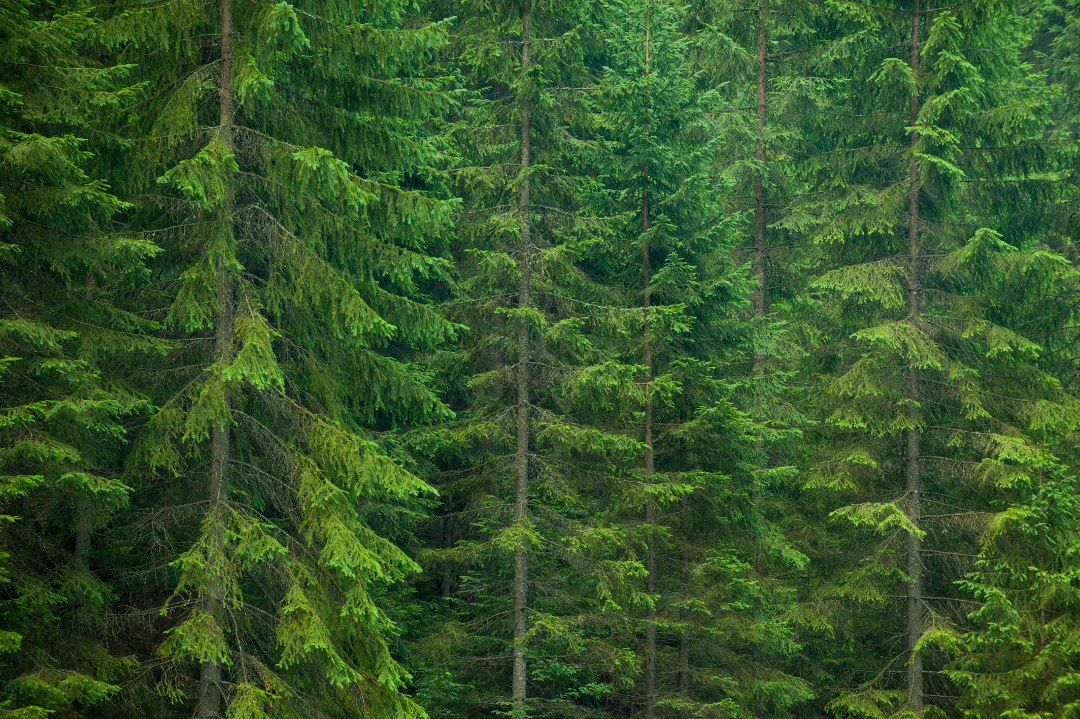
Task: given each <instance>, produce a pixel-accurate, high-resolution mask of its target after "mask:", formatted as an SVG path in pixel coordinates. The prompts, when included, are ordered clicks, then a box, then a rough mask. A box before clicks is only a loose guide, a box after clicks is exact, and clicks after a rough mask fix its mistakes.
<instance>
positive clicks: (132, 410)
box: [0, 0, 165, 717]
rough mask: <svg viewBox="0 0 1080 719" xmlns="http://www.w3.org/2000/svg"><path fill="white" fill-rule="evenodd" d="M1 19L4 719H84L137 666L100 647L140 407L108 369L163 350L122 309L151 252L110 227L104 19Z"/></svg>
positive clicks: (52, 15)
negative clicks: (115, 520)
mask: <svg viewBox="0 0 1080 719" xmlns="http://www.w3.org/2000/svg"><path fill="white" fill-rule="evenodd" d="M0 17H2V18H3V20H2V22H0V25H2V26H3V31H2V38H0V66H2V68H3V71H2V74H0V103H2V105H3V114H2V118H0V167H2V168H3V170H2V172H0V287H2V297H3V300H2V307H3V309H2V310H0V397H2V399H0V406H2V409H0V428H2V434H0V496H2V497H3V501H4V517H3V520H2V522H3V526H2V527H0V544H2V552H3V554H2V556H3V569H2V572H3V574H2V581H3V596H2V599H0V607H2V611H0V615H2V616H3V627H2V629H3V631H2V636H3V645H2V652H3V655H4V657H3V679H4V681H3V690H2V691H0V713H3V714H4V715H6V716H17V717H44V716H47V715H50V714H53V713H60V714H62V715H64V716H83V715H90V714H91V713H93V712H98V711H101V710H102V705H103V704H105V703H106V702H108V701H109V700H110V699H113V698H115V697H116V696H117V695H118V693H119V692H120V684H121V683H122V682H123V681H125V680H127V679H128V678H129V677H130V674H129V672H130V670H131V668H132V666H131V664H132V663H131V661H130V659H129V658H126V657H124V656H123V651H122V650H121V651H119V652H117V648H116V647H115V645H110V644H108V643H107V642H106V639H107V626H108V615H109V613H110V612H111V611H113V606H112V603H113V599H114V594H113V587H112V586H111V585H110V583H109V573H110V570H111V567H110V564H111V563H112V558H113V556H114V555H115V553H116V550H117V548H116V547H115V546H113V545H111V544H110V543H109V542H108V541H102V540H103V534H104V529H105V528H106V527H107V526H108V524H109V522H110V521H111V519H112V517H113V516H114V514H115V512H116V511H117V510H118V509H120V508H122V507H123V506H124V505H126V504H127V502H128V501H129V497H130V491H131V488H130V487H129V486H128V485H126V484H125V483H124V482H123V481H122V479H121V477H120V476H119V474H120V473H119V470H118V469H117V467H118V466H119V464H120V459H119V457H120V456H121V453H122V451H123V448H124V445H125V443H126V441H127V438H128V436H129V434H128V431H127V430H128V427H127V425H128V423H129V422H131V421H138V420H141V419H142V418H141V417H139V415H141V414H144V413H145V412H146V411H147V410H148V409H149V407H148V404H147V403H146V401H145V399H144V398H142V397H140V396H139V395H138V394H137V393H136V392H134V391H133V390H132V388H131V387H130V386H129V385H128V384H127V383H126V382H125V377H124V376H123V373H122V372H121V371H120V369H119V365H121V364H122V363H123V358H125V357H126V356H127V355H129V354H130V353H132V352H140V351H141V352H151V353H154V352H159V351H160V350H162V349H163V348H164V347H165V345H164V343H163V342H161V341H160V340H155V339H153V338H152V337H150V336H148V332H149V331H150V330H152V329H153V328H154V327H155V325H154V323H153V322H149V321H147V320H145V319H142V318H140V317H139V316H138V314H135V313H132V312H129V311H126V309H125V308H124V306H123V303H122V298H123V294H124V293H125V292H127V291H130V290H131V289H132V288H133V287H137V286H138V285H139V284H140V283H141V282H142V281H143V280H144V278H145V271H146V263H147V261H149V260H150V259H151V258H152V257H153V256H154V255H155V254H156V253H157V251H158V248H157V247H155V246H154V245H153V244H152V243H151V242H149V241H147V240H145V239H141V238H137V237H132V236H130V235H125V234H122V233H117V232H115V220H116V218H117V216H118V215H119V214H122V213H123V212H124V211H125V209H126V208H127V205H126V203H124V202H123V201H121V200H120V199H119V198H118V197H117V196H116V195H115V194H114V192H113V189H112V188H111V187H110V185H109V184H108V183H107V181H106V179H105V178H104V177H103V173H104V169H103V168H105V167H107V163H103V162H102V154H103V153H104V154H108V153H109V151H110V149H111V148H110V147H109V144H108V142H107V141H106V142H103V141H102V139H103V133H102V129H103V126H104V118H105V116H106V115H107V114H108V113H114V112H123V111H124V110H125V108H126V107H127V105H128V102H129V100H130V99H131V90H130V88H129V87H127V83H128V76H127V73H126V69H125V68H123V67H116V66H110V65H109V64H107V63H102V62H100V61H98V60H97V59H96V58H95V57H94V56H93V54H92V53H91V52H90V46H89V43H90V40H91V38H92V37H93V35H94V34H95V33H96V32H97V31H98V30H99V27H100V26H99V24H98V23H97V22H95V20H94V19H93V17H92V16H91V15H90V13H89V11H88V9H87V8H83V7H74V6H67V5H64V4H59V5H51V4H46V3H37V2H24V1H21V0H16V1H13V2H5V3H3V5H2V6H0ZM83 712H85V713H86V714H83Z"/></svg>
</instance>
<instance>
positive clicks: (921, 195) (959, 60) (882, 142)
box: [810, 3, 1068, 715]
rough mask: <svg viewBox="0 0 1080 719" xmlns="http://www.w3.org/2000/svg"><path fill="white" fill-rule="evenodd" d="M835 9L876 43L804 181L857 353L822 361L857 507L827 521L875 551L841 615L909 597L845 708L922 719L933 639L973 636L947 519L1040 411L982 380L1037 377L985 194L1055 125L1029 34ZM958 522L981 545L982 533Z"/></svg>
mask: <svg viewBox="0 0 1080 719" xmlns="http://www.w3.org/2000/svg"><path fill="white" fill-rule="evenodd" d="M837 9H838V10H842V11H844V12H846V13H850V15H849V18H850V19H854V21H855V23H856V28H857V29H855V31H853V32H852V33H851V37H852V38H853V39H852V41H851V42H852V44H861V43H863V42H868V43H869V44H867V45H865V46H864V47H863V49H862V50H861V52H862V53H864V54H867V55H872V57H873V58H874V59H873V61H872V62H867V63H865V64H862V65H859V64H856V65H854V67H853V70H854V72H853V73H852V74H851V75H850V76H849V78H848V79H846V80H845V82H846V83H848V84H847V86H846V87H845V88H844V90H843V92H841V93H837V95H836V101H835V104H834V105H833V106H832V107H830V108H829V109H828V110H826V111H825V113H827V115H825V113H823V115H825V117H823V118H822V120H821V122H822V132H821V134H820V137H821V139H824V140H826V142H825V143H824V144H822V145H819V149H820V150H821V151H822V153H821V154H820V155H819V156H818V159H817V160H815V164H816V165H817V167H818V168H820V170H819V171H817V172H815V173H813V174H812V175H811V179H810V181H811V182H814V183H816V184H818V185H819V186H822V187H824V188H827V192H826V193H825V194H824V197H827V198H828V199H827V200H826V202H825V203H812V206H813V207H815V208H818V209H820V210H821V212H822V215H823V217H824V220H823V222H822V223H821V224H820V226H819V227H818V228H817V229H816V231H815V234H816V236H817V238H818V240H819V241H821V242H824V243H830V244H831V245H832V246H833V247H834V248H835V251H834V252H835V257H836V259H835V260H833V262H836V263H837V264H836V265H834V266H836V269H832V270H830V271H829V272H827V273H826V274H825V275H823V276H822V277H821V279H819V280H818V281H817V283H816V287H817V288H818V289H819V290H820V291H821V292H822V294H823V296H824V297H826V298H828V301H829V303H831V306H832V307H834V308H835V310H834V312H835V314H833V315H832V317H830V320H831V321H833V322H836V325H835V329H833V330H831V331H833V332H836V333H837V335H836V336H837V337H838V339H839V338H842V337H846V338H847V341H846V342H845V343H844V344H843V345H840V346H837V348H836V349H835V350H833V351H834V352H836V355H835V357H834V358H830V359H828V360H827V361H828V363H829V364H830V365H831V366H830V368H829V369H830V372H833V373H835V374H833V376H834V377H835V379H833V380H832V381H831V383H830V384H829V386H828V391H829V394H830V396H831V397H833V398H835V399H834V400H833V401H832V402H830V405H829V408H828V414H826V415H825V417H826V420H827V422H828V424H830V425H831V426H832V427H833V428H834V431H835V432H836V435H835V436H836V439H835V440H834V444H833V448H832V449H831V450H830V451H831V456H830V457H829V458H828V460H827V461H826V462H824V463H822V464H821V465H820V467H819V471H818V473H817V475H816V477H814V478H812V479H811V485H812V486H817V487H831V488H833V489H836V490H839V491H841V492H844V493H848V495H847V496H849V497H851V498H852V499H853V500H854V501H853V503H852V504H849V505H847V506H846V507H841V508H839V509H837V510H835V511H834V513H833V516H834V518H836V519H839V520H842V521H847V522H851V523H853V524H854V526H855V527H861V528H864V529H865V531H869V532H876V533H877V534H878V535H879V536H880V537H881V540H880V543H879V544H877V546H876V547H875V548H874V550H872V551H870V552H864V553H862V558H861V559H860V564H859V565H858V566H856V567H852V568H851V569H849V570H848V575H847V578H846V579H844V580H843V581H842V582H841V584H840V586H839V587H837V588H836V590H835V591H836V592H837V595H838V596H842V597H846V598H851V599H860V600H864V601H870V602H875V603H879V606H880V607H881V608H882V610H883V611H887V609H886V608H887V607H890V606H894V605H893V603H892V598H893V597H895V596H896V591H895V589H894V587H896V586H897V584H896V583H899V584H900V586H902V587H903V596H902V600H901V609H902V612H900V613H901V614H902V616H903V626H902V627H898V628H897V633H898V635H899V638H900V642H899V644H900V646H899V647H898V648H897V649H896V650H894V649H892V648H888V647H889V643H888V641H889V640H887V639H886V637H885V636H883V635H882V633H881V632H877V633H876V634H875V635H874V636H873V641H874V642H875V643H876V645H877V646H878V647H879V648H878V649H877V650H876V651H879V652H881V654H882V655H885V656H891V657H894V658H893V659H891V660H890V661H889V662H888V663H887V664H886V665H885V666H886V667H888V668H887V669H885V670H884V671H881V670H879V669H876V668H871V667H869V666H868V667H866V669H865V672H866V673H865V674H864V676H865V677H866V681H865V683H863V684H862V687H861V688H860V689H859V690H858V691H854V692H852V693H850V694H847V695H846V696H845V697H843V698H840V699H838V700H836V701H834V702H833V706H834V708H835V709H836V710H837V711H842V712H849V713H853V714H868V715H872V714H874V713H877V712H882V711H885V710H886V708H891V710H893V711H895V710H898V709H901V708H903V709H905V710H906V711H909V712H912V713H914V714H921V713H922V712H923V711H924V709H929V707H928V706H927V705H928V704H933V703H934V702H928V701H926V695H927V694H932V695H935V696H947V695H948V694H949V692H948V691H947V687H946V685H945V684H942V683H940V681H941V679H939V677H941V675H940V673H939V670H940V667H941V663H942V662H943V661H944V659H943V657H942V655H941V654H940V653H935V651H934V649H933V646H934V645H933V643H932V642H931V641H930V640H929V639H926V637H931V636H937V635H936V634H935V633H934V630H936V629H938V628H940V627H942V626H944V625H947V624H950V623H956V622H962V621H963V614H962V613H959V614H958V613H957V612H956V611H955V606H956V605H955V604H954V603H950V602H949V601H948V598H949V597H950V596H952V595H954V592H955V590H954V589H953V582H954V581H955V580H957V579H959V578H960V576H962V575H963V573H964V570H963V569H962V568H961V569H959V570H958V569H957V565H956V562H955V558H963V557H964V556H972V555H974V554H975V553H976V552H975V551H973V549H974V548H976V547H977V542H978V539H977V532H971V531H969V530H965V529H964V525H963V524H961V523H959V522H958V521H957V520H956V519H949V518H950V517H954V516H955V514H956V513H957V510H956V509H955V508H956V507H965V508H966V509H967V510H975V509H976V508H977V507H980V505H981V502H982V501H984V498H982V497H980V495H979V493H978V492H977V490H976V487H977V485H976V484H974V483H972V482H971V481H970V478H971V471H970V469H969V468H970V466H971V465H972V464H973V463H974V464H978V463H979V462H981V461H982V459H983V458H985V457H988V456H990V455H992V454H993V449H992V448H993V445H994V441H993V440H990V441H988V437H1001V436H1011V435H1021V436H1022V435H1023V433H1024V432H1025V431H1026V424H1025V423H1026V420H1025V419H1024V413H1023V411H1022V410H1021V407H1022V406H1023V402H1024V401H1026V398H1027V397H1028V396H1029V395H1027V394H1026V393H1025V392H1023V391H1019V392H1016V391H1014V392H1010V393H1009V394H1008V395H1007V396H1006V397H999V396H998V395H996V394H995V393H994V392H993V390H992V388H991V386H990V385H989V384H987V383H985V381H984V380H983V379H981V378H982V377H984V376H989V377H1000V376H1001V375H1002V374H1003V373H1004V374H1005V375H1006V376H1010V377H1013V376H1016V375H1015V374H1014V373H1017V372H1020V373H1022V372H1025V371H1030V370H1020V369H1019V367H1022V366H1025V365H1024V363H1025V362H1027V363H1030V362H1031V361H1032V360H1033V359H1034V357H1035V353H1036V346H1035V345H1034V344H1033V343H1032V342H1031V341H1030V340H1028V339H1026V338H1025V337H1023V336H1022V335H1021V334H1018V333H1017V332H1016V331H1015V330H1016V329H1017V328H1016V327H1015V325H1011V324H1010V323H1009V322H1008V321H1006V320H1004V319H1003V318H1001V317H999V316H996V315H995V314H994V313H993V312H992V311H989V308H990V307H992V306H993V305H994V304H995V303H997V302H1000V301H1001V300H1000V297H1002V295H999V294H998V293H999V292H1002V291H1003V290H1004V287H1005V286H1006V285H1005V282H1004V279H1005V278H1007V277H1008V276H1009V275H1010V274H1011V273H1013V272H1014V271H1015V266H1014V265H1011V264H1010V262H1009V261H1007V260H1006V259H1004V258H1005V257H1006V255H1008V254H1009V253H1013V252H1016V251H1018V250H1019V249H1022V248H1023V243H1018V244H1017V245H1011V244H1009V243H1008V242H1005V241H1003V240H1002V239H1001V237H1002V235H1001V234H999V232H998V231H997V230H996V229H995V228H996V222H997V221H998V218H996V217H995V216H994V212H993V211H992V209H991V208H992V207H993V206H994V190H993V189H992V188H994V187H999V186H1000V185H1002V184H1004V185H1008V184H1010V183H1012V182H1014V181H1015V180H1017V179H1021V180H1022V179H1023V178H1024V177H1025V176H1026V175H1027V174H1028V173H1030V172H1031V167H1032V165H1031V162H1030V159H1029V158H1025V157H1024V156H1023V155H1022V154H1021V153H1002V154H995V152H994V151H995V150H997V149H998V148H1005V147H1014V146H1016V145H1019V144H1021V143H1023V142H1024V141H1025V140H1028V139H1031V138H1034V137H1037V136H1038V134H1039V133H1040V132H1041V131H1042V128H1043V126H1044V123H1045V120H1046V114H1045V112H1046V107H1047V105H1046V102H1045V98H1043V97H1041V96H1040V95H1041V93H1040V90H1039V88H1038V85H1037V83H1036V82H1034V81H1033V78H1031V77H1030V76H1029V75H1028V74H1027V68H1025V66H1023V65H1022V64H1021V63H1020V62H1018V56H1019V51H1020V48H1021V47H1022V46H1023V44H1024V43H1025V41H1026V36H1025V30H1026V27H1027V26H1026V24H1025V23H1024V22H1023V21H1022V20H1021V19H1020V18H1018V17H1017V16H1015V15H1013V14H1011V12H1010V10H1009V7H1008V6H1007V5H1006V4H995V3H973V4H970V5H967V6H964V7H963V8H948V7H938V6H936V5H933V4H931V5H929V6H928V5H925V4H918V3H907V4H904V5H902V6H892V5H882V6H875V7H872V8H871V7H866V6H859V7H856V6H854V5H850V6H849V5H844V6H843V7H839V6H838V8H837ZM901 41H902V44H903V46H904V47H905V48H906V52H905V53H904V54H903V55H900V54H898V53H897V51H896V48H897V47H900V46H901ZM989 47H993V48H995V50H994V52H993V53H990V52H989V51H987V48H989ZM828 115H831V116H832V117H831V118H828ZM901 120H902V121H901ZM1037 179H1038V178H1033V181H1037ZM826 203H828V204H826ZM1002 231H1004V227H1002ZM994 383H995V385H999V384H1000V380H999V379H995V380H994ZM1053 403H1057V405H1056V406H1059V407H1061V406H1063V404H1064V405H1067V404H1068V399H1067V397H1065V396H1063V395H1060V394H1059V395H1058V396H1057V397H1056V398H1055V399H1054V400H1053ZM981 506H985V505H981ZM959 514H960V515H966V516H968V517H969V518H971V519H970V521H969V522H968V524H967V526H968V528H969V529H973V528H974V527H976V526H977V522H976V521H975V520H974V519H973V517H975V516H976V515H975V514H968V513H967V512H965V511H960V512H959ZM950 535H951V536H950ZM926 542H931V544H930V545H929V546H927V545H926ZM962 566H963V565H962V563H961V567H962ZM931 597H933V599H931ZM941 600H945V601H941ZM928 632H929V633H928ZM927 657H929V659H927ZM924 661H932V662H933V664H932V665H924ZM883 669H884V667H883ZM874 673H876V674H877V677H878V678H877V679H872V678H871V677H872V676H873V674H874ZM900 676H902V677H903V682H902V683H901V682H899V681H897V680H896V679H894V677H896V678H898V677H900ZM927 677H931V678H932V679H930V681H934V682H935V685H934V687H933V688H932V689H927V685H926V682H927V681H928V679H927Z"/></svg>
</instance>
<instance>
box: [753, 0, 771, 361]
mask: <svg viewBox="0 0 1080 719" xmlns="http://www.w3.org/2000/svg"><path fill="white" fill-rule="evenodd" d="M768 12H769V0H760V2H759V4H758V27H757V127H758V133H759V139H758V146H757V152H756V153H755V157H756V158H757V160H758V162H759V163H760V164H761V165H764V164H765V139H764V137H763V134H764V132H765V118H766V114H765V113H766V104H765V99H766V93H765V91H766V89H767V85H766V83H767V82H768V75H767V73H766V68H765V60H766V56H767V51H768V46H769V30H768V24H767V19H768ZM765 199H766V198H765V182H764V179H763V178H762V177H761V175H760V174H759V175H758V176H757V177H756V178H754V277H755V278H756V286H755V288H754V317H755V318H761V317H764V316H765V287H766V277H765ZM763 362H764V357H762V355H761V353H759V352H757V351H756V350H755V351H754V371H755V372H757V373H759V374H760V373H761V372H762V371H763V368H762V363H763Z"/></svg>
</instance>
